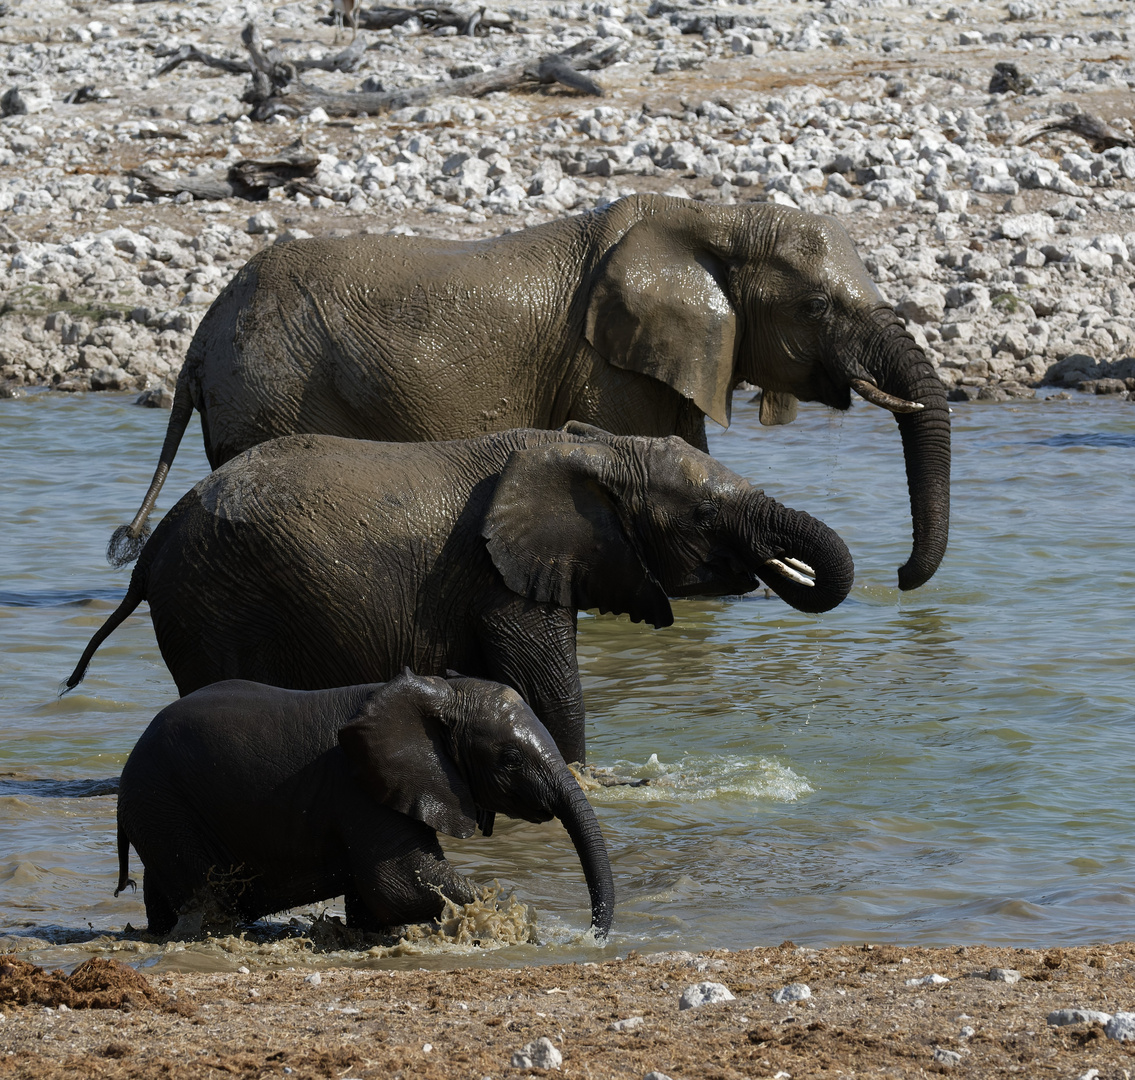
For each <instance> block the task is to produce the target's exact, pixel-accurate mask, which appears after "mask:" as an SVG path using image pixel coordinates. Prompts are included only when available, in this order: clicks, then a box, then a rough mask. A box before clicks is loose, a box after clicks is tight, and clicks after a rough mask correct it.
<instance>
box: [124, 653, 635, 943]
mask: <svg viewBox="0 0 1135 1080" xmlns="http://www.w3.org/2000/svg"><path fill="white" fill-rule="evenodd" d="M496 813H502V814H508V815H509V816H510V817H517V818H522V819H524V820H525V821H548V820H549V819H550V818H552V817H558V818H559V819H560V821H562V822H563V824H564V827H565V828H566V829H567V831H568V835H569V836H570V837H571V839H572V842H573V843H574V844H575V848H576V852H577V853H578V855H579V858H580V862H581V863H582V865H583V872H584V876H585V877H586V879H587V886H588V889H589V890H590V892H591V923H592V927H593V928H594V931H595V934H596V936H597V937H604V936H605V935H606V934H607V931H608V930H609V929H610V926H611V917H612V914H613V912H614V906H615V900H614V886H613V884H612V880H611V866H610V862H609V861H608V858H607V849H606V846H605V844H604V842H603V835H602V833H601V832H600V831H599V824H598V822H597V821H596V819H595V814H594V812H593V811H592V809H591V805H590V804H589V803H588V801H587V798H586V796H585V795H584V794H583V792H582V790H581V789H580V787H579V784H578V783H577V782H576V780H575V777H574V776H573V775H572V773H571V771H570V770H569V769H568V767H567V765H566V764H565V763H564V760H563V758H562V757H561V756H560V754H559V752H558V751H557V750H556V746H555V743H554V742H553V741H552V738H551V736H550V735H549V734H548V732H547V730H546V729H545V728H544V726H543V725H542V724H541V723H540V721H539V720H538V719H537V718H536V716H535V715H534V714H533V713H532V711H531V709H529V708H528V706H527V705H526V704H525V703H524V701H523V700H522V699H521V697H520V695H519V694H517V693H516V691H515V690H512V689H510V688H509V687H506V686H502V685H500V684H499V683H491V682H484V681H481V680H477V679H467V678H449V679H442V678H424V677H419V676H416V675H412V674H410V673H409V671H406V672H404V673H403V674H401V675H400V676H398V677H397V678H395V679H393V680H392V681H391V682H388V683H376V684H371V685H369V686H349V687H342V688H340V689H336V690H314V691H303V690H281V689H277V688H275V687H270V686H264V685H261V684H259V683H252V682H243V681H230V682H222V683H215V684H213V685H212V686H208V687H206V688H205V689H203V690H198V691H197V692H196V693H193V694H190V695H188V696H187V697H183V698H181V699H180V700H179V701H176V702H174V703H173V704H172V705H170V706H168V707H167V708H165V709H163V710H162V711H161V712H160V713H158V715H157V716H156V717H155V718H154V720H153V721H152V722H151V724H150V726H149V727H148V728H147V729H146V731H145V732H144V733H143V735H142V737H141V738H140V739H139V740H138V744H137V745H136V746H135V747H134V749H133V751H132V752H131V754H130V757H129V759H128V760H127V762H126V767H125V768H124V769H123V771H122V780H121V785H120V787H119V795H118V860H119V880H118V889H117V890H116V891H115V895H116V896H117V895H118V892H119V891H121V890H122V889H124V888H125V887H126V886H127V885H129V884H133V883H132V882H131V881H130V880H129V877H128V874H129V856H130V848H129V845H130V844H133V845H134V847H135V849H136V850H137V852H138V854H139V855H140V856H141V858H142V862H143V864H144V865H145V868H146V875H145V880H144V892H145V900H146V916H147V918H148V920H149V930H150V933H153V934H161V935H168V934H169V933H170V932H171V931H172V930H174V927H175V926H176V924H177V922H178V918H179V914H183V913H186V914H188V913H193V912H196V911H200V910H204V911H206V912H210V913H213V912H216V913H218V914H220V915H222V916H229V917H231V916H237V917H239V918H242V919H246V920H253V919H258V918H260V917H262V916H264V915H268V914H271V913H273V912H277V911H283V910H285V909H287V908H291V907H296V906H298V905H301V904H310V903H314V902H316V901H319V900H325V899H327V898H328V897H333V896H339V895H345V896H346V900H347V923H348V925H350V926H353V927H358V928H360V929H368V930H369V929H378V928H380V927H385V926H391V925H396V924H400V923H407V922H421V921H424V920H428V919H432V918H436V917H437V916H438V915H439V914H440V913H441V910H442V907H443V904H444V901H443V899H442V896H441V894H442V893H444V894H445V896H447V897H449V898H450V899H451V900H454V901H456V902H461V903H469V902H470V901H472V900H474V899H475V897H476V893H475V891H474V889H473V887H472V886H471V885H470V883H469V882H468V881H467V880H466V879H465V878H463V877H461V876H460V875H459V874H457V873H456V872H455V871H454V870H453V868H452V867H451V866H450V865H449V863H448V862H447V861H446V858H445V854H444V853H443V852H442V850H441V847H440V845H439V844H438V842H437V836H436V832H443V833H446V834H448V835H450V836H459V837H467V836H472V835H473V831H474V828H475V827H476V826H477V825H480V827H481V831H482V833H483V834H484V835H486V836H488V835H490V834H491V832H492V825H493V817H494V814H496Z"/></svg>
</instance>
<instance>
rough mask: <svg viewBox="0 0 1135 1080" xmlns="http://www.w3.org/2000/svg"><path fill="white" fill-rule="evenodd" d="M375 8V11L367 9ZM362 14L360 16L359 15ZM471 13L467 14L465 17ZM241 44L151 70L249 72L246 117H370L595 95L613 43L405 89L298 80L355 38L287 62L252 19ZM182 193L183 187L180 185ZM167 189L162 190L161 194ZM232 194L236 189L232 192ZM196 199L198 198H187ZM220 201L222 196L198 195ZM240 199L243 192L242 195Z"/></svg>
mask: <svg viewBox="0 0 1135 1080" xmlns="http://www.w3.org/2000/svg"><path fill="white" fill-rule="evenodd" d="M371 10H375V9H371ZM379 10H385V11H399V12H405V11H410V15H411V16H413V17H421V15H422V14H423V12H429V11H433V12H435V13H436V12H437V10H438V9H422V8H419V9H416V10H413V11H411V10H410V9H395V8H387V9H379ZM364 14H365V13H364ZM470 18H472V17H470ZM241 41H242V42H243V43H244V47H245V48H246V49H247V50H248V58H247V59H245V60H234V59H232V58H229V57H218V56H212V55H210V54H209V53H205V52H203V51H202V50H200V49H198V48H197V46H195V45H182V46H181V47H180V48H178V49H176V50H175V51H173V53H172V55H171V56H170V57H169V59H168V60H166V62H165V63H164V64H162V66H161V67H159V68H158V70H157V71H156V72H155V73H154V74H155V75H163V74H165V73H167V72H169V71H172V70H173V69H174V68H176V67H178V66H179V65H180V64H184V63H189V62H192V63H201V64H205V65H207V66H209V67H216V68H220V69H221V70H224V71H228V72H231V73H237V74H247V75H249V76H250V77H251V80H252V82H251V85H250V86H249V88H248V89H247V90H246V91H245V93H244V95H243V98H242V100H244V101H246V102H248V103H249V104H251V105H252V106H253V108H252V110H251V112H250V113H249V115H250V116H251V118H252V119H253V120H267V119H268V118H269V117H271V116H275V115H277V114H282V115H285V116H299V115H302V114H304V113H309V112H311V111H312V110H313V109H316V108H321V109H323V111H324V112H325V113H327V115H328V116H329V117H330V116H376V115H379V114H381V113H387V112H393V111H395V110H396V109H404V108H406V107H408V106H420V105H426V104H428V103H429V102H431V101H434V100H436V99H437V98H441V97H451V96H452V97H474V98H477V97H484V96H485V95H486V94H491V93H494V92H495V91H498V90H519V89H525V88H534V87H537V86H550V85H552V84H554V83H559V84H560V85H562V86H566V87H569V88H570V89H572V90H576V91H578V92H580V93H584V94H592V95H594V96H596V97H601V96H602V95H603V87H602V86H601V85H600V84H599V83H598V82H596V81H595V80H594V79H592V78H589V77H588V76H587V75H584V74H583V72H585V71H598V70H600V69H601V68H605V67H607V66H608V65H610V64H612V63H614V61H615V60H616V59H617V57H618V54H619V50H620V46H619V45H618V44H614V45H609V46H608V47H607V48H605V49H602V50H599V51H592V50H594V49H595V48H596V46H597V44H598V42H597V40H596V39H595V38H588V39H587V40H585V41H581V42H579V43H577V44H576V45H573V46H571V48H569V49H565V50H564V51H563V52H559V53H552V54H549V55H547V56H542V57H539V58H537V59H535V60H533V61H531V62H529V63H524V64H511V65H509V66H508V67H500V68H494V69H493V70H491V71H479V72H475V73H473V74H471V75H466V76H463V77H461V78H457V79H449V80H446V81H444V82H436V83H429V84H428V85H426V86H415V87H409V88H407V89H405V90H391V91H373V92H371V91H362V90H360V91H354V92H350V93H335V92H332V91H330V90H323V89H321V88H320V87H318V86H312V85H309V84H308V83H305V82H303V80H302V79H300V78H299V73H300V72H301V71H306V70H309V69H312V68H320V69H322V70H325V71H351V70H353V69H354V68H355V67H356V66H357V65H358V63H359V62H360V61H361V59H362V57H363V52H364V45H363V42H362V39H361V38H359V39H357V40H356V41H355V42H354V43H352V45H350V46H349V47H348V48H346V49H344V50H343V51H342V52H340V53H337V54H336V55H335V56H333V57H330V58H328V59H325V60H314V59H311V58H310V57H309V58H306V59H302V60H292V59H290V58H289V57H287V56H285V55H284V54H283V53H282V52H280V50H279V49H277V48H275V47H274V46H272V47H265V46H264V44H263V42H262V41H261V38H260V32H259V31H258V30H257V29H256V26H255V25H254V24H253V23H248V24H247V25H246V26H245V27H244V29H243V30H242V31H241ZM147 176H148V177H149V179H146V180H144V182H145V183H150V182H151V180H152V181H153V182H154V183H159V182H162V181H161V178H160V177H159V175H158V174H156V173H152V174H147ZM183 190H190V188H184V189H183ZM161 194H167V192H164V191H163V192H161ZM234 194H239V193H238V192H234ZM194 197H195V198H196V197H198V196H196V195H195V196H194ZM201 197H208V198H223V197H225V196H201ZM241 197H244V196H241Z"/></svg>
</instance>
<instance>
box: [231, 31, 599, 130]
mask: <svg viewBox="0 0 1135 1080" xmlns="http://www.w3.org/2000/svg"><path fill="white" fill-rule="evenodd" d="M244 36H245V44H246V45H248V47H249V53H250V55H251V56H252V57H253V63H254V64H256V65H257V66H258V67H261V65H263V67H261V71H260V73H259V74H260V77H259V79H258V78H257V75H256V74H254V75H253V81H254V87H253V90H252V91H251V93H250V94H249V95H246V97H245V100H246V101H252V102H255V108H254V109H253V110H252V113H251V114H250V115H251V116H252V119H254V120H266V119H267V118H268V117H270V116H273V115H275V114H276V113H284V114H285V115H290V116H299V115H301V114H303V113H308V112H311V110H312V109H315V108H321V109H323V111H324V112H326V113H327V115H328V116H361V115H364V114H365V115H367V116H375V115H378V114H380V113H385V112H393V111H394V110H395V109H404V108H406V107H408V106H415V105H426V104H428V103H429V102H431V101H434V100H436V99H437V98H441V97H451V96H454V97H474V98H477V97H484V95H485V94H491V93H493V92H494V91H497V90H517V89H520V88H523V87H535V86H547V85H550V84H552V83H557V82H558V83H561V84H563V85H565V86H569V87H571V89H573V90H579V91H582V92H583V93H587V94H594V95H596V96H601V95H602V93H603V88H602V87H601V86H600V85H599V84H598V83H597V82H595V80H593V79H590V78H588V77H587V76H586V75H583V74H581V72H583V71H595V70H598V69H600V68H604V67H606V66H607V65H608V64H611V63H612V62H613V61H614V60H615V58H616V56H617V54H618V51H619V46H618V45H611V46H609V47H608V48H606V49H604V50H602V51H601V52H589V50H591V49H593V48H594V46H595V44H596V42H595V40H594V39H588V40H587V41H582V42H580V43H579V44H577V45H573V46H572V47H571V48H570V49H566V50H564V52H562V53H555V54H553V55H551V56H544V57H541V58H539V59H538V60H536V61H535V62H533V63H529V64H513V65H510V66H509V67H501V68H495V69H493V70H492V71H482V72H477V73H476V74H473V75H467V76H465V77H464V78H460V79H450V80H448V81H446V82H437V83H430V84H429V85H427V86H415V87H411V88H409V89H406V90H393V91H383V92H375V93H366V92H363V91H358V92H355V93H346V94H337V93H332V92H330V91H327V90H321V89H320V88H319V87H316V86H309V85H308V84H306V83H304V82H302V81H300V80H299V79H296V80H295V85H294V86H293V85H290V83H291V79H290V78H285V77H284V76H285V75H286V74H287V73H286V70H283V69H282V68H281V66H280V64H279V61H278V59H277V58H273V57H272V56H271V55H270V54H268V55H266V54H263V53H260V52H258V50H257V49H256V48H255V45H256V39H257V35H256V29H255V27H253V26H252V25H251V24H249V26H247V27H245V34H244ZM250 42H251V44H250ZM257 57H260V59H257ZM265 90H267V92H265Z"/></svg>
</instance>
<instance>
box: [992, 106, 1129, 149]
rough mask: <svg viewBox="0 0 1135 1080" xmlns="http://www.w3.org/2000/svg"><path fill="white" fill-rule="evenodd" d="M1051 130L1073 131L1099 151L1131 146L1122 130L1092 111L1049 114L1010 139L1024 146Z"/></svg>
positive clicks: (1014, 144) (1013, 142)
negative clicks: (1063, 114)
mask: <svg viewBox="0 0 1135 1080" xmlns="http://www.w3.org/2000/svg"><path fill="white" fill-rule="evenodd" d="M1050 131H1071V132H1072V133H1073V134H1074V135H1079V136H1080V137H1081V138H1082V139H1086V140H1087V141H1088V142H1089V143H1091V146H1092V149H1093V150H1094V151H1095V152H1096V153H1097V154H1099V153H1102V152H1103V151H1104V150H1110V149H1111V148H1112V147H1113V146H1122V147H1129V146H1131V145H1132V141H1131V139H1130V138H1129V137H1128V136H1127V135H1124V134H1123V132H1122V131H1117V130H1116V129H1115V128H1113V127H1112V126H1111V125H1110V124H1108V123H1105V122H1104V121H1103V120H1101V119H1100V118H1099V117H1098V116H1093V115H1092V114H1091V113H1086V112H1077V113H1073V114H1072V115H1071V116H1049V117H1047V118H1046V119H1044V120H1034V121H1033V122H1032V123H1030V124H1026V125H1025V126H1024V127H1023V128H1022V129H1021V130H1020V131H1019V132H1017V134H1016V135H1015V136H1014V137H1013V138H1012V139H1011V140H1010V144H1011V145H1012V146H1024V145H1025V143H1030V142H1032V141H1033V139H1039V138H1040V137H1041V136H1042V135H1045V134H1047V133H1048V132H1050Z"/></svg>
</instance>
